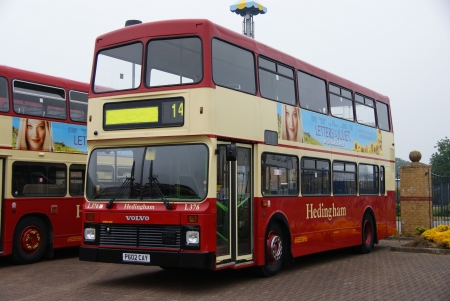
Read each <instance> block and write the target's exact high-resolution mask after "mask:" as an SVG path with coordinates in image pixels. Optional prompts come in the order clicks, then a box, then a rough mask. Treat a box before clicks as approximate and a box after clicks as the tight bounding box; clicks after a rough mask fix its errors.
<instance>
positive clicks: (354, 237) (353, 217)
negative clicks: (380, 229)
mask: <svg viewBox="0 0 450 301" xmlns="http://www.w3.org/2000/svg"><path fill="white" fill-rule="evenodd" d="M370 200H371V197H367V196H366V197H364V196H334V197H333V204H332V206H331V207H330V209H331V212H330V214H331V216H332V219H333V246H334V248H344V247H348V246H355V245H358V244H361V222H362V216H363V214H364V213H363V212H364V207H363V206H364V205H365V204H367V203H368V202H369V203H370Z"/></svg>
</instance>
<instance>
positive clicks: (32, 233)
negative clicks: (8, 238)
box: [12, 217, 47, 264]
mask: <svg viewBox="0 0 450 301" xmlns="http://www.w3.org/2000/svg"><path fill="white" fill-rule="evenodd" d="M46 248H47V229H46V227H45V224H44V222H43V221H42V220H41V219H39V218H37V217H26V218H24V219H22V220H21V221H19V223H18V224H17V226H16V229H15V230H14V241H13V254H12V257H13V260H14V261H15V262H17V263H20V264H28V263H34V262H37V261H39V260H40V259H41V258H42V257H43V256H44V254H45V250H46Z"/></svg>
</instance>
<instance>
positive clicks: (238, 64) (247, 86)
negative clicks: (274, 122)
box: [212, 39, 256, 94]
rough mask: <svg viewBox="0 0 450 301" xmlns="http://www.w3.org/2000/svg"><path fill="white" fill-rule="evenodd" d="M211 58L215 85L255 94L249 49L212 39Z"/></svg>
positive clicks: (252, 63)
mask: <svg viewBox="0 0 450 301" xmlns="http://www.w3.org/2000/svg"><path fill="white" fill-rule="evenodd" d="M212 60H213V61H212V65H213V80H214V83H215V84H216V85H219V86H223V87H226V88H230V89H234V90H239V91H242V92H246V93H250V94H256V79H255V60H254V57H253V54H252V53H251V52H250V51H248V50H245V49H242V48H239V47H237V46H234V45H231V44H228V43H225V42H223V41H220V40H218V39H213V40H212Z"/></svg>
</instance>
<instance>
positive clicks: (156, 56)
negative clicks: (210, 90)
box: [145, 38, 203, 87]
mask: <svg viewBox="0 0 450 301" xmlns="http://www.w3.org/2000/svg"><path fill="white" fill-rule="evenodd" d="M202 78H203V65H202V42H201V40H200V39H199V38H181V39H167V40H151V41H150V42H149V43H148V47H147V69H146V78H145V84H146V85H147V86H148V87H158V86H168V85H185V84H194V83H198V82H200V81H201V80H202Z"/></svg>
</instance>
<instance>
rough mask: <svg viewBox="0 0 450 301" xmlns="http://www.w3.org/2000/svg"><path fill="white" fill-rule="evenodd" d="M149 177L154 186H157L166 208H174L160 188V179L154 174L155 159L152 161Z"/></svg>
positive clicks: (157, 191)
mask: <svg viewBox="0 0 450 301" xmlns="http://www.w3.org/2000/svg"><path fill="white" fill-rule="evenodd" d="M148 179H149V180H150V183H151V184H152V186H153V187H154V188H155V190H156V193H158V194H159V197H160V198H161V200H162V201H163V203H164V206H166V209H167V210H172V209H173V207H172V205H170V203H169V201H168V200H167V199H166V197H165V196H164V194H163V193H162V191H161V189H160V187H161V184H159V181H158V179H157V178H156V177H154V176H153V161H151V162H150V171H149V177H148Z"/></svg>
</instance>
